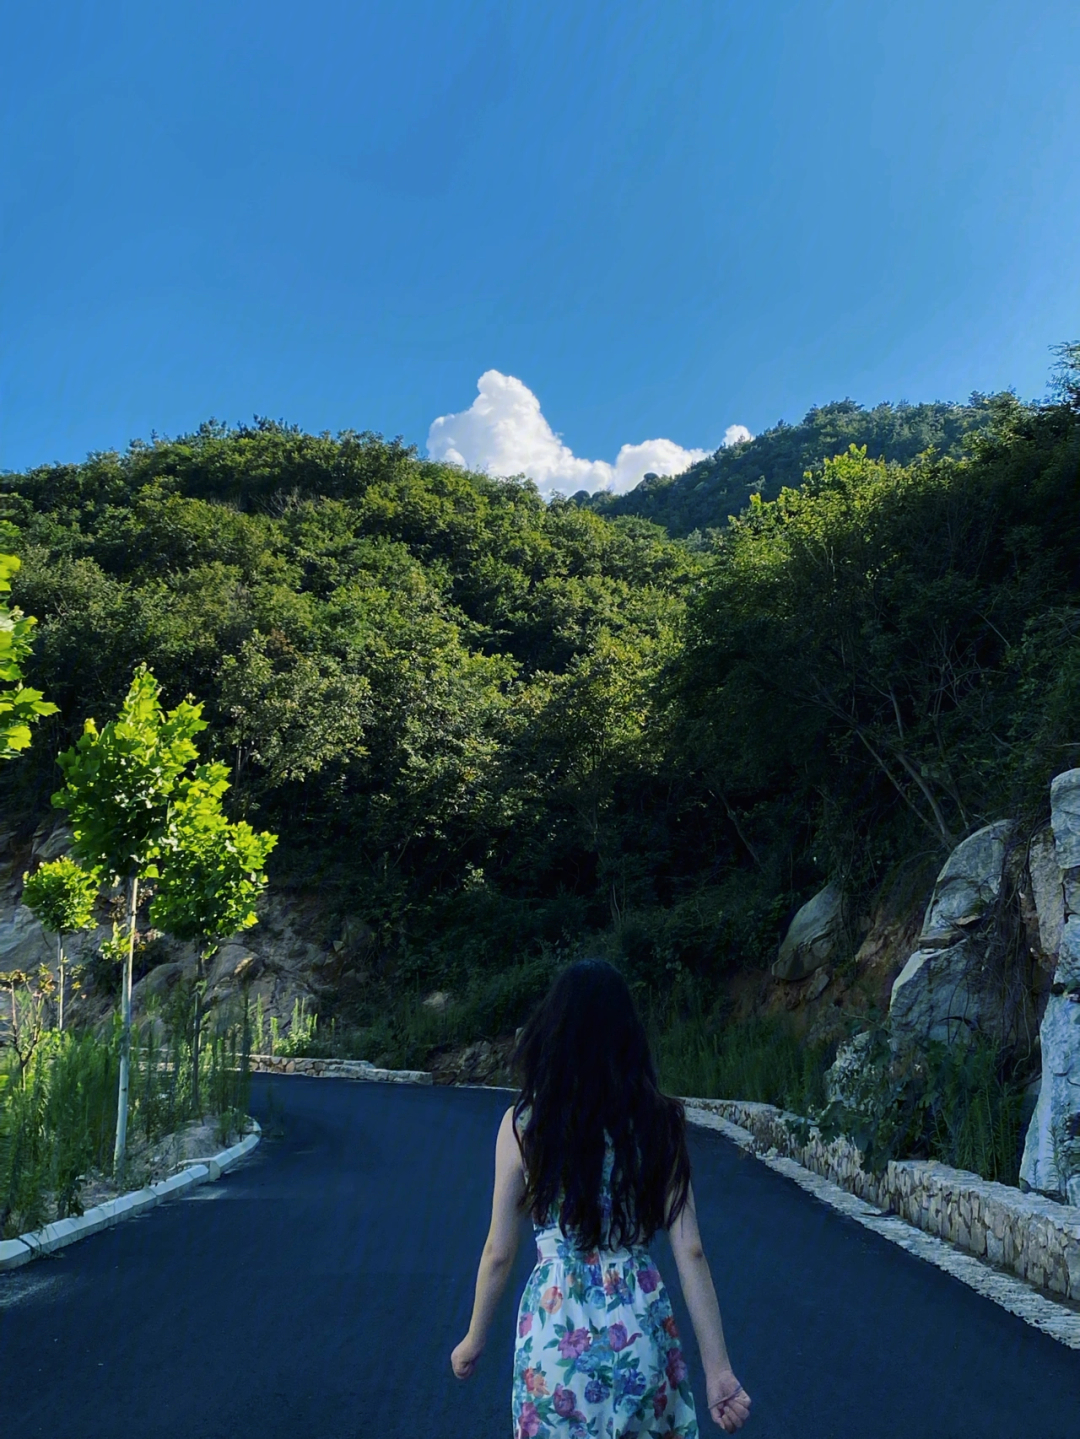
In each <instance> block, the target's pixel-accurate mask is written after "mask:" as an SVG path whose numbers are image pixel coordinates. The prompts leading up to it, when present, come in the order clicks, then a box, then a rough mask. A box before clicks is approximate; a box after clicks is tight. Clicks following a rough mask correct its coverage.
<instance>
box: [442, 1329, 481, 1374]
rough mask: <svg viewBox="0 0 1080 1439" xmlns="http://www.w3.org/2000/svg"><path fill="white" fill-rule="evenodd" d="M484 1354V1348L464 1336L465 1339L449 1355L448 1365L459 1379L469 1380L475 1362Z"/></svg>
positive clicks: (467, 1336)
mask: <svg viewBox="0 0 1080 1439" xmlns="http://www.w3.org/2000/svg"><path fill="white" fill-rule="evenodd" d="M483 1352H484V1346H483V1345H482V1344H478V1343H477V1342H476V1340H475V1339H473V1338H471V1337H470V1336H469V1335H468V1334H466V1336H465V1338H464V1339H463V1340H462V1341H461V1343H460V1344H459V1345H458V1346H457V1348H456V1349H455V1350H454V1352H453V1354H451V1355H450V1364H451V1366H452V1367H453V1370H454V1373H455V1374H456V1375H457V1377H458V1378H459V1379H471V1378H472V1376H473V1371H474V1370H475V1368H476V1361H477V1360H478V1359H479V1358H480V1355H481V1354H482V1353H483Z"/></svg>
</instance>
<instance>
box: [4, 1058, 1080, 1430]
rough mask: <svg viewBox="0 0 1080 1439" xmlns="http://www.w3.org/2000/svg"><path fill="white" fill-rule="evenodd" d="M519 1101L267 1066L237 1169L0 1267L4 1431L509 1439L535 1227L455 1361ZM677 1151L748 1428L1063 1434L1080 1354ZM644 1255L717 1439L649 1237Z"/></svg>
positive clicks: (739, 1164)
mask: <svg viewBox="0 0 1080 1439" xmlns="http://www.w3.org/2000/svg"><path fill="white" fill-rule="evenodd" d="M508 1102H509V1096H508V1095H507V1094H506V1093H505V1092H501V1091H496V1090H481V1089H465V1090H454V1089H445V1088H441V1087H437V1088H420V1087H412V1086H401V1087H398V1086H394V1085H384V1084H355V1083H348V1082H346V1081H337V1080H307V1079H290V1078H283V1077H282V1078H279V1077H274V1078H271V1077H267V1076H260V1077H259V1078H258V1079H257V1080H256V1086H255V1099H254V1108H255V1112H256V1114H258V1115H259V1117H260V1119H262V1120H263V1122H264V1125H265V1126H266V1128H267V1130H268V1135H267V1137H266V1138H265V1139H264V1141H263V1143H262V1144H261V1145H259V1147H258V1148H257V1149H256V1150H255V1152H254V1154H253V1156H252V1157H251V1158H250V1159H248V1160H247V1161H245V1162H244V1163H243V1164H242V1166H241V1167H239V1168H238V1169H236V1170H234V1171H233V1172H232V1173H231V1174H230V1175H228V1176H227V1177H226V1178H224V1179H223V1180H222V1181H221V1182H220V1183H218V1184H212V1185H206V1186H203V1187H201V1188H199V1189H196V1190H194V1191H193V1192H192V1193H191V1195H190V1197H189V1198H185V1199H179V1200H175V1201H173V1202H171V1203H169V1204H166V1205H161V1206H159V1207H158V1208H157V1209H155V1210H153V1211H151V1212H150V1213H149V1214H147V1215H146V1216H144V1217H142V1218H140V1219H136V1220H133V1221H130V1222H128V1223H125V1224H122V1225H120V1226H119V1227H118V1228H116V1229H113V1230H109V1231H107V1232H106V1233H103V1234H99V1235H95V1236H93V1237H91V1238H89V1239H87V1240H85V1241H83V1242H82V1243H80V1244H76V1245H73V1246H72V1247H71V1248H69V1249H66V1250H63V1251H62V1252H61V1254H60V1255H59V1256H57V1257H56V1258H53V1259H43V1260H38V1261H36V1262H35V1263H33V1264H30V1265H28V1266H26V1267H25V1268H23V1269H21V1270H16V1271H15V1272H13V1273H10V1274H4V1275H0V1435H3V1436H4V1439H23V1436H38V1435H48V1436H50V1439H66V1436H69V1435H70V1436H78V1439H247V1436H251V1439H278V1436H282V1439H284V1436H289V1439H356V1436H365V1439H367V1436H371V1439H510V1434H511V1425H510V1369H511V1357H512V1352H513V1315H514V1310H515V1308H516V1305H517V1300H518V1296H519V1295H520V1292H521V1289H522V1286H523V1285H524V1282H525V1279H526V1277H527V1275H528V1271H529V1269H530V1267H531V1264H532V1261H533V1258H534V1250H533V1249H532V1246H531V1243H530V1242H528V1240H529V1234H530V1232H531V1231H529V1229H528V1228H527V1227H526V1228H525V1230H524V1231H523V1242H522V1245H521V1248H520V1250H519V1253H518V1262H517V1267H516V1271H515V1273H514V1276H513V1280H512V1283H511V1285H510V1286H509V1289H508V1292H507V1294H506V1296H505V1298H504V1301H503V1307H502V1310H501V1312H500V1315H499V1317H498V1319H497V1321H496V1324H495V1326H494V1329H493V1332H492V1336H491V1339H490V1341H489V1345H488V1349H487V1351H486V1353H485V1354H484V1356H483V1358H482V1360H481V1364H480V1369H479V1371H478V1373H477V1375H476V1376H475V1377H474V1378H473V1379H472V1380H470V1381H468V1382H467V1383H460V1382H458V1381H457V1380H456V1379H455V1378H454V1376H453V1374H452V1373H451V1370H450V1363H449V1356H450V1351H451V1349H452V1348H453V1346H454V1344H455V1343H456V1342H457V1340H458V1339H459V1338H461V1336H462V1335H463V1334H464V1332H465V1328H466V1325H467V1323H468V1316H469V1312H470V1308H471V1304H472V1292H473V1281H474V1277H475V1272H476V1262H477V1259H478V1257H479V1253H480V1247H481V1245H482V1243H483V1240H484V1236H485V1234H486V1232H487V1222H488V1215H489V1204H490V1186H491V1177H492V1170H493V1155H494V1140H495V1133H496V1130H497V1128H498V1123H499V1119H500V1117H501V1115H502V1112H503V1110H504V1109H505V1107H506V1105H507V1104H508ZM275 1111H276V1114H277V1116H280V1118H277V1117H275ZM275 1133H276V1134H277V1136H278V1137H274V1136H275ZM691 1155H692V1159H693V1166H694V1188H695V1192H696V1194H697V1196H698V1206H699V1210H700V1219H701V1229H702V1234H703V1238H704V1242H705V1247H706V1253H707V1254H708V1256H709V1260H710V1263H711V1266H712V1270H713V1276H714V1279H715V1281H716V1287H717V1291H718V1293H719V1296H720V1306H721V1311H722V1313H723V1316H724V1323H725V1327H726V1330H727V1335H728V1344H729V1348H730V1351H731V1355H732V1359H733V1362H734V1364H735V1369H736V1373H737V1374H738V1375H739V1377H740V1378H741V1379H742V1381H743V1383H744V1384H745V1385H746V1387H747V1389H748V1390H749V1391H750V1393H751V1395H752V1396H753V1400H754V1410H753V1417H752V1418H751V1420H750V1423H749V1424H748V1426H747V1427H746V1429H745V1430H744V1431H743V1433H745V1434H746V1435H747V1439H755V1436H756V1439H787V1436H798V1439H893V1436H896V1439H900V1436H903V1439H950V1437H951V1436H957V1439H960V1436H963V1439H997V1436H1001V1439H1004V1436H1010V1439H1012V1436H1016V1435H1018V1434H1030V1435H1033V1436H1037V1439H1076V1436H1077V1434H1078V1433H1080V1418H1078V1416H1080V1353H1077V1352H1075V1351H1073V1350H1069V1349H1066V1348H1064V1347H1062V1346H1061V1345H1058V1344H1056V1343H1055V1342H1054V1341H1053V1340H1051V1339H1049V1338H1047V1337H1046V1336H1045V1335H1043V1334H1041V1333H1039V1332H1038V1331H1036V1330H1033V1329H1030V1328H1028V1327H1027V1326H1026V1325H1025V1324H1023V1323H1022V1322H1021V1321H1020V1320H1019V1319H1016V1318H1014V1317H1013V1316H1012V1315H1010V1314H1007V1313H1005V1312H1004V1311H1003V1310H1001V1309H999V1308H997V1306H996V1305H993V1304H990V1303H989V1302H988V1301H986V1300H984V1299H981V1298H979V1297H978V1296H977V1295H976V1294H974V1293H973V1292H972V1291H971V1290H969V1289H967V1288H965V1287H964V1286H963V1285H962V1284H960V1283H959V1282H958V1281H957V1280H954V1279H952V1278H951V1277H950V1276H948V1275H946V1274H943V1273H942V1272H941V1271H940V1270H938V1269H935V1268H933V1267H931V1266H930V1265H927V1264H924V1263H922V1262H920V1261H919V1260H917V1259H915V1258H913V1257H911V1256H910V1255H908V1254H906V1253H904V1252H903V1251H902V1250H900V1249H898V1248H896V1247H895V1246H894V1245H891V1244H889V1243H888V1242H887V1241H885V1240H883V1239H881V1238H879V1237H878V1236H877V1235H875V1234H872V1233H870V1232H869V1231H868V1230H866V1229H863V1228H862V1227H861V1226H860V1225H857V1224H855V1223H854V1222H853V1221H852V1220H849V1219H846V1218H844V1217H843V1216H841V1215H838V1214H836V1213H834V1212H833V1211H832V1210H830V1209H827V1208H826V1207H825V1206H823V1205H821V1204H819V1203H817V1202H816V1201H815V1200H813V1199H811V1198H810V1197H809V1196H807V1195H806V1194H804V1193H803V1191H802V1190H800V1189H798V1188H797V1187H796V1186H795V1185H794V1184H792V1183H790V1181H788V1180H785V1179H784V1178H783V1177H782V1176H780V1175H777V1174H774V1173H772V1172H771V1171H770V1170H768V1169H766V1168H765V1166H764V1165H761V1164H758V1163H757V1162H756V1161H754V1160H753V1159H751V1158H749V1157H747V1156H744V1155H742V1154H740V1153H739V1151H738V1150H736V1149H735V1148H734V1146H732V1145H731V1144H729V1143H728V1142H727V1141H726V1140H724V1139H723V1138H722V1137H721V1136H720V1135H718V1134H716V1133H714V1132H711V1131H702V1130H693V1129H692V1130H691ZM654 1254H655V1257H656V1259H657V1261H658V1263H659V1266H660V1269H661V1271H662V1273H663V1275H664V1278H665V1280H666V1281H667V1283H668V1285H669V1287H670V1288H671V1290H672V1297H673V1300H674V1304H675V1312H676V1317H677V1320H678V1323H679V1325H680V1329H681V1331H682V1333H683V1335H684V1338H685V1339H686V1341H687V1350H688V1353H689V1355H690V1362H691V1373H692V1375H693V1376H694V1389H695V1394H696V1395H697V1402H698V1413H699V1416H701V1417H702V1418H703V1420H704V1423H703V1426H702V1433H703V1435H706V1434H714V1433H715V1434H717V1435H719V1434H720V1433H721V1432H722V1431H721V1430H720V1429H718V1428H717V1427H716V1426H714V1425H713V1424H712V1422H711V1421H710V1420H709V1418H708V1415H707V1411H706V1409H705V1404H704V1399H705V1395H704V1392H703V1389H702V1376H701V1372H700V1365H699V1363H698V1360H697V1354H696V1349H695V1347H694V1342H693V1336H692V1333H691V1330H690V1325H689V1320H688V1318H687V1316H686V1312H685V1310H684V1308H683V1306H682V1298H681V1295H680V1293H679V1292H678V1277H677V1274H676V1272H675V1267H674V1262H673V1260H672V1257H671V1252H670V1249H669V1248H668V1246H667V1242H666V1240H665V1239H664V1238H663V1237H662V1236H661V1237H660V1238H659V1239H658V1240H657V1241H656V1244H655V1246H654Z"/></svg>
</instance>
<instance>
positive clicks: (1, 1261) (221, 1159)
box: [0, 1119, 262, 1271]
mask: <svg viewBox="0 0 1080 1439" xmlns="http://www.w3.org/2000/svg"><path fill="white" fill-rule="evenodd" d="M251 1124H252V1125H253V1128H252V1130H251V1133H250V1134H247V1135H245V1137H244V1138H243V1139H241V1140H240V1142H239V1143H238V1144H234V1145H232V1146H231V1147H230V1148H229V1149H223V1150H222V1151H221V1153H220V1154H215V1155H214V1156H213V1157H212V1158H209V1159H186V1160H184V1162H183V1167H182V1168H181V1169H180V1172H179V1173H178V1174H174V1175H172V1176H171V1177H170V1178H169V1179H161V1180H159V1181H158V1182H157V1183H156V1184H151V1185H148V1186H147V1187H146V1188H145V1189H136V1190H134V1191H132V1192H131V1193H129V1194H121V1195H119V1196H118V1197H117V1198H116V1199H109V1200H107V1201H106V1202H105V1203H104V1204H96V1205H95V1206H94V1208H93V1209H88V1210H87V1211H86V1213H85V1214H80V1215H79V1216H78V1218H75V1219H57V1220H55V1221H54V1223H52V1224H46V1225H45V1226H44V1228H42V1229H35V1230H33V1231H31V1232H30V1233H29V1234H20V1235H19V1237H18V1239H5V1240H2V1241H0V1271H2V1270H4V1269H18V1267H19V1266H20V1265H21V1264H29V1262H30V1260H31V1259H34V1258H35V1257H36V1256H37V1255H39V1254H52V1253H54V1252H55V1251H56V1250H57V1249H63V1248H65V1247H66V1246H67V1245H68V1244H74V1243H75V1242H76V1241H77V1240H79V1239H85V1238H86V1237H87V1235H89V1234H97V1232H98V1231H99V1230H101V1229H111V1228H112V1226H113V1225H114V1224H119V1223H120V1221H121V1220H123V1219H132V1218H134V1216H135V1215H136V1214H143V1213H145V1212H146V1210H148V1209H153V1207H154V1206H155V1205H156V1204H160V1203H161V1202H162V1200H164V1199H172V1198H174V1197H175V1196H176V1195H177V1194H183V1193H184V1192H185V1191H186V1190H188V1189H192V1188H194V1186H195V1185H196V1184H205V1183H207V1181H211V1180H215V1179H220V1178H221V1176H222V1175H223V1174H224V1173H225V1171H226V1170H227V1169H230V1168H231V1167H232V1166H233V1165H234V1164H235V1163H236V1162H237V1161H238V1160H239V1159H242V1158H243V1157H244V1155H245V1154H250V1153H251V1151H252V1150H253V1149H254V1148H255V1146H256V1144H258V1142H259V1140H260V1139H261V1138H262V1130H261V1129H260V1128H259V1125H258V1122H257V1121H256V1120H254V1119H253V1120H251Z"/></svg>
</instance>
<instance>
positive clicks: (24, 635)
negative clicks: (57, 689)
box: [0, 554, 57, 760]
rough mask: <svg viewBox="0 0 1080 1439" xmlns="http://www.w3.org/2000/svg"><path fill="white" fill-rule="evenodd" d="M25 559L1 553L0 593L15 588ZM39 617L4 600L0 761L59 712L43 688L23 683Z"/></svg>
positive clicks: (0, 634)
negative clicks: (33, 729)
mask: <svg viewBox="0 0 1080 1439" xmlns="http://www.w3.org/2000/svg"><path fill="white" fill-rule="evenodd" d="M20 564H21V561H20V560H19V558H18V556H17V555H4V554H0V594H5V595H6V594H8V593H9V592H10V590H11V577H12V575H14V574H15V573H17V571H18V569H19V566H20ZM36 624H37V620H36V619H35V618H34V616H33V615H24V614H23V612H22V610H20V609H18V608H15V609H12V608H11V606H10V605H9V604H8V603H7V601H6V600H2V599H0V760H5V759H14V757H15V756H16V755H17V754H19V753H20V752H21V751H22V750H24V749H27V748H28V746H29V744H30V738H31V735H30V726H31V725H32V724H35V723H36V722H37V721H38V720H39V719H40V718H41V717H42V716H43V715H51V714H56V712H57V706H56V705H54V704H52V703H51V702H50V701H49V700H47V699H45V697H44V695H43V694H42V692H41V691H40V690H36V689H31V688H29V687H28V686H26V685H24V684H23V683H22V674H23V672H22V666H23V662H24V661H25V660H26V658H27V656H28V655H29V654H30V649H31V640H30V631H31V630H32V629H33V627H34V625H36Z"/></svg>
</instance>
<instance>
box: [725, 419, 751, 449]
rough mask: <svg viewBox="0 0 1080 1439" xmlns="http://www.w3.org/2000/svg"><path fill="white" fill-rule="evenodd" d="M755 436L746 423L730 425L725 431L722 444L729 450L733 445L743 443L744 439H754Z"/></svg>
mask: <svg viewBox="0 0 1080 1439" xmlns="http://www.w3.org/2000/svg"><path fill="white" fill-rule="evenodd" d="M753 438H754V437H753V435H752V434H751V433H750V431H749V430H748V429H747V428H746V426H745V425H728V427H727V429H726V430H725V431H724V438H723V440H721V442H720V443H721V445H722V446H723V448H724V449H725V450H729V449H730V448H731V446H732V445H741V444H742V442H743V441H744V440H752V439H753Z"/></svg>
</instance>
